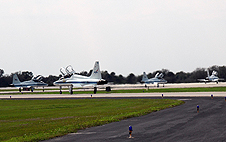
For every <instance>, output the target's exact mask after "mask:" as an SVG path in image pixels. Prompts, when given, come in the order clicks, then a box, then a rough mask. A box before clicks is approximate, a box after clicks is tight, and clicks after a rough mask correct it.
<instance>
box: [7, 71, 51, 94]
mask: <svg viewBox="0 0 226 142" xmlns="http://www.w3.org/2000/svg"><path fill="white" fill-rule="evenodd" d="M42 78H43V77H42V76H41V75H38V76H36V77H33V78H32V79H31V80H29V81H23V82H20V80H19V78H18V76H17V75H16V74H14V75H13V82H12V84H10V86H15V87H19V91H20V92H21V88H23V90H24V91H29V90H31V92H33V91H34V87H43V92H44V87H46V86H48V84H46V83H44V82H42V81H41V80H42Z"/></svg>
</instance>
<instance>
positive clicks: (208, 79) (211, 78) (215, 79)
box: [198, 69, 224, 84]
mask: <svg viewBox="0 0 226 142" xmlns="http://www.w3.org/2000/svg"><path fill="white" fill-rule="evenodd" d="M206 71H207V77H206V79H198V81H202V82H205V83H206V82H216V83H217V84H218V82H219V81H223V80H224V79H223V78H219V77H217V72H216V71H213V72H212V74H211V76H210V74H209V70H208V69H207V70H206Z"/></svg>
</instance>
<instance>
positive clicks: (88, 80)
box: [53, 61, 108, 94]
mask: <svg viewBox="0 0 226 142" xmlns="http://www.w3.org/2000/svg"><path fill="white" fill-rule="evenodd" d="M69 68H70V70H71V71H69ZM60 72H61V73H62V74H63V77H62V78H60V79H59V80H57V81H55V82H54V83H53V84H54V85H56V86H60V94H62V91H61V89H62V86H69V87H70V88H69V93H70V94H73V87H84V86H93V87H94V94H96V92H97V85H103V84H107V83H108V82H107V81H106V80H104V79H102V77H101V72H100V67H99V61H96V62H95V65H94V68H93V71H92V74H91V75H90V76H89V77H87V76H82V75H77V74H75V71H74V70H73V68H72V67H71V66H67V67H66V69H64V68H61V69H60Z"/></svg>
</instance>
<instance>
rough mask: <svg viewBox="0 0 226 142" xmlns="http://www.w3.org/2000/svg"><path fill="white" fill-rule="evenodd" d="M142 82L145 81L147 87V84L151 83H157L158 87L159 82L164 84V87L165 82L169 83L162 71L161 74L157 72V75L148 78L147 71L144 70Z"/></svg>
mask: <svg viewBox="0 0 226 142" xmlns="http://www.w3.org/2000/svg"><path fill="white" fill-rule="evenodd" d="M141 83H145V87H146V84H150V83H151V84H157V87H159V84H163V87H164V84H165V83H167V81H166V80H165V79H163V74H162V73H161V74H159V73H156V74H155V77H153V78H150V79H148V77H147V75H146V73H145V72H144V73H143V77H142V80H141Z"/></svg>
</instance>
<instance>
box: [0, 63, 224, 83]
mask: <svg viewBox="0 0 226 142" xmlns="http://www.w3.org/2000/svg"><path fill="white" fill-rule="evenodd" d="M208 69H209V73H210V75H211V73H212V71H217V73H218V77H219V78H224V79H225V80H226V66H216V65H215V66H212V67H210V68H208ZM157 72H159V73H163V74H164V79H165V80H167V82H168V83H194V82H198V81H197V79H204V78H206V77H207V72H206V69H205V68H197V69H195V70H194V71H192V72H187V73H186V72H183V71H180V72H177V73H173V72H171V71H170V70H168V69H162V70H157V71H154V72H152V73H148V74H147V76H148V78H152V77H154V76H155V74H156V73H157ZM91 73H92V70H90V71H89V72H87V71H82V72H80V73H78V74H79V75H84V76H90V75H91ZM13 74H14V73H12V74H10V75H7V74H4V70H3V69H0V87H8V86H9V85H10V84H11V83H12V78H13ZM16 74H17V75H18V77H19V79H20V81H27V80H30V79H32V77H34V74H33V73H32V72H29V71H23V72H21V71H19V72H16ZM101 74H102V78H103V79H105V80H107V81H108V82H111V83H113V84H136V83H138V82H140V81H141V79H142V76H143V75H142V74H141V75H138V76H136V75H134V74H133V73H130V74H129V75H128V76H126V77H124V76H123V75H121V74H120V75H116V73H115V72H111V73H108V71H102V72H101ZM60 77H62V75H59V76H54V75H49V76H48V77H43V79H42V81H43V82H45V83H47V84H48V85H49V86H53V82H54V81H57V80H58V79H59V78H60Z"/></svg>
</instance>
